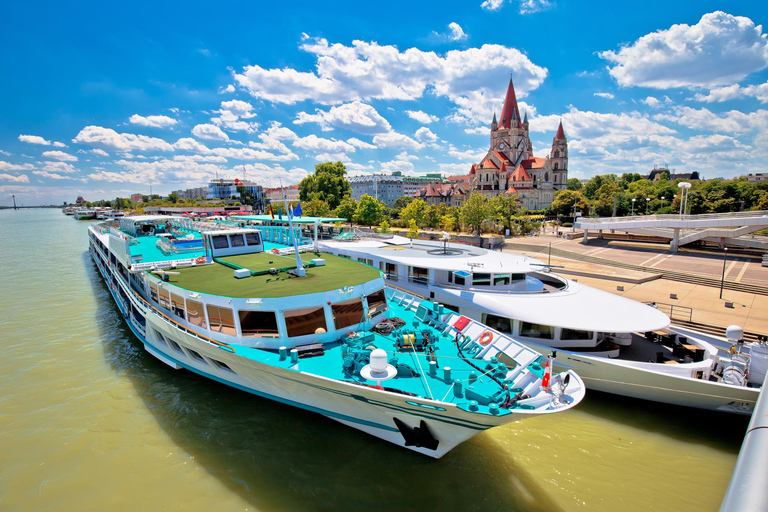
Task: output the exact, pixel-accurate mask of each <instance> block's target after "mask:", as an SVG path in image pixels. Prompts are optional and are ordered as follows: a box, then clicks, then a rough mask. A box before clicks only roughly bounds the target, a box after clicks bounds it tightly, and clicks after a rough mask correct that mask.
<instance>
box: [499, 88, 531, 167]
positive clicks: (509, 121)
mask: <svg viewBox="0 0 768 512" xmlns="http://www.w3.org/2000/svg"><path fill="white" fill-rule="evenodd" d="M491 151H498V152H500V153H503V154H504V155H505V156H506V157H507V158H508V159H509V161H510V162H511V163H512V164H513V165H514V166H515V167H516V166H517V165H519V164H520V162H522V161H523V160H526V159H528V158H531V156H532V155H531V139H530V138H529V136H528V114H527V113H526V119H525V120H522V119H521V118H520V109H519V107H518V106H517V96H516V94H515V85H514V84H513V83H512V77H510V78H509V86H508V87H507V95H506V97H505V98H504V105H503V107H502V109H501V118H500V120H499V121H498V122H497V121H496V114H495V113H494V115H493V122H492V123H491Z"/></svg>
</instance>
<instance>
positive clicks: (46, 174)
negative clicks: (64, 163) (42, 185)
mask: <svg viewBox="0 0 768 512" xmlns="http://www.w3.org/2000/svg"><path fill="white" fill-rule="evenodd" d="M32 174H34V175H36V176H40V177H41V178H45V179H49V180H68V179H72V177H71V176H63V175H61V174H58V173H55V172H48V171H32ZM27 181H29V180H27Z"/></svg>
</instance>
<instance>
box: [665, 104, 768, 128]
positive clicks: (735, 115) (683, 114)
mask: <svg viewBox="0 0 768 512" xmlns="http://www.w3.org/2000/svg"><path fill="white" fill-rule="evenodd" d="M653 118H654V119H655V120H657V121H668V122H671V123H676V124H679V125H681V126H685V127H686V128H690V129H692V130H699V131H704V130H705V131H712V132H724V133H730V134H734V133H735V134H742V133H748V132H753V131H760V130H763V131H765V130H768V110H756V111H754V112H749V113H744V112H740V111H738V110H731V111H729V112H720V113H714V112H712V111H710V110H708V109H706V108H701V109H695V108H691V107H685V106H678V107H675V108H674V109H673V110H672V112H671V113H670V114H656V115H655V116H654V117H653Z"/></svg>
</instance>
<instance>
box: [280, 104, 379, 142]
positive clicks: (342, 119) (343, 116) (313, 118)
mask: <svg viewBox="0 0 768 512" xmlns="http://www.w3.org/2000/svg"><path fill="white" fill-rule="evenodd" d="M315 112H316V113H315V114H307V113H306V112H299V113H298V114H297V116H296V119H295V120H294V121H293V122H294V124H304V123H317V124H319V125H320V128H321V129H322V130H323V131H329V130H332V129H333V128H332V127H335V128H342V129H345V130H350V131H353V132H355V133H360V134H363V135H374V134H377V133H386V132H388V131H390V130H392V126H391V125H390V124H389V121H387V120H386V119H384V118H383V117H382V116H381V115H380V114H379V113H378V112H377V111H376V109H375V108H373V107H372V106H371V105H368V104H366V103H362V102H360V101H353V102H351V103H345V104H343V105H340V106H338V107H332V108H331V109H330V110H328V111H323V110H320V109H317V110H316V111H315Z"/></svg>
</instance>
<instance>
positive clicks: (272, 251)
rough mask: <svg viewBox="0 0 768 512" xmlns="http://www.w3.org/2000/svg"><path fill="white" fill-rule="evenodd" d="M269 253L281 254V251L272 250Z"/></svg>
mask: <svg viewBox="0 0 768 512" xmlns="http://www.w3.org/2000/svg"><path fill="white" fill-rule="evenodd" d="M269 252H271V253H272V254H280V249H272V250H270V251H269Z"/></svg>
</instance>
